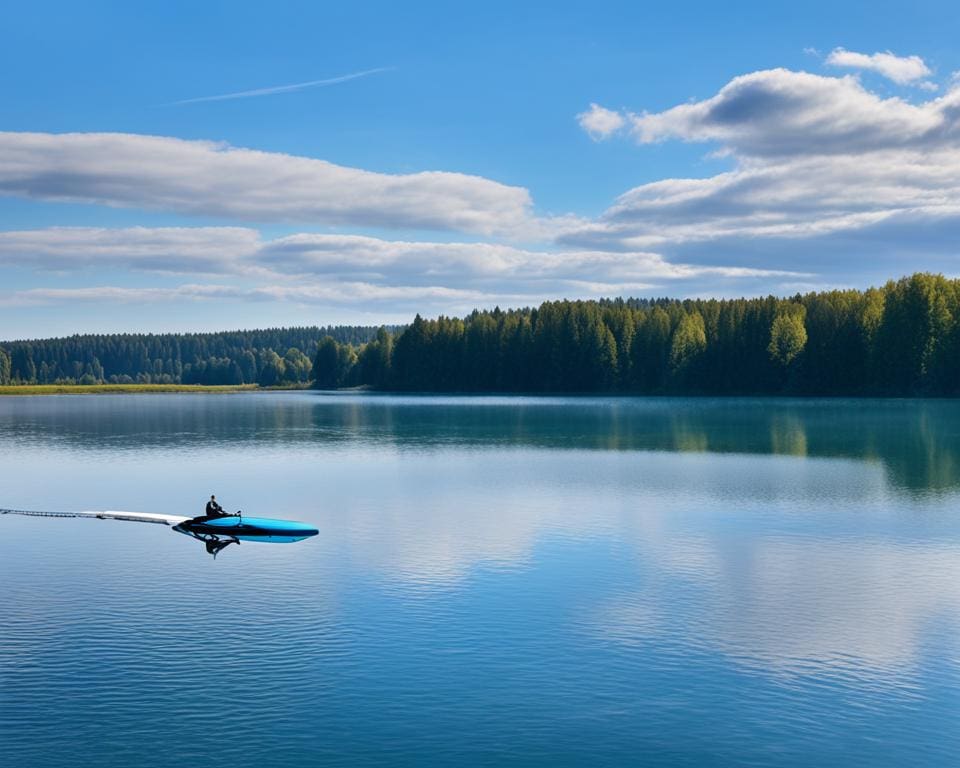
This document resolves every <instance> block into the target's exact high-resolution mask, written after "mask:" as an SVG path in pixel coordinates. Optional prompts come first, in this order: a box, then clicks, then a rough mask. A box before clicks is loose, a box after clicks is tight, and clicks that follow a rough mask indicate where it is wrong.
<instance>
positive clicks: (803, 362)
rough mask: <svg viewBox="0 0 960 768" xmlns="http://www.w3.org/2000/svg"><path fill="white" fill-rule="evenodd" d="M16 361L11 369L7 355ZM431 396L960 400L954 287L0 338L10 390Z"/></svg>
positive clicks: (959, 313)
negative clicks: (376, 324)
mask: <svg viewBox="0 0 960 768" xmlns="http://www.w3.org/2000/svg"><path fill="white" fill-rule="evenodd" d="M7 358H9V372H8V368H7V364H6V362H5V361H6V359H7ZM5 378H6V379H8V380H10V381H12V382H14V383H18V382H20V383H72V382H77V381H108V382H111V383H113V382H115V383H185V384H190V383H195V384H241V383H252V382H257V383H259V384H261V385H265V386H271V385H282V384H297V383H304V382H306V381H308V380H314V381H315V386H318V387H321V388H335V387H344V386H354V385H357V384H365V385H369V386H373V387H377V388H380V389H396V390H405V391H423V392H623V393H637V394H715V395H764V394H766V395H776V394H786V393H790V394H809V395H855V396H856V395H892V396H913V395H934V396H958V395H960V280H948V279H946V278H944V277H942V276H940V275H929V274H916V275H913V276H912V277H905V278H903V279H901V280H899V281H897V282H891V283H888V284H887V285H886V286H884V287H883V288H871V289H869V290H867V291H852V290H850V291H827V292H823V293H810V294H807V295H803V296H801V295H797V296H793V297H791V298H789V299H780V298H775V297H773V296H768V297H765V298H757V299H733V300H723V301H720V300H715V299H711V300H688V301H675V300H670V299H653V300H650V299H626V300H623V299H616V300H601V301H553V302H546V303H544V304H541V305H540V306H539V307H537V308H535V309H529V308H528V309H517V310H501V309H499V308H497V309H494V310H491V311H483V312H480V311H475V312H473V313H472V314H470V315H469V316H467V317H465V318H462V319H460V318H450V317H439V318H437V319H436V320H425V319H424V318H422V317H421V316H420V315H417V317H416V318H415V319H414V321H413V323H411V324H410V325H409V326H408V327H407V328H406V329H405V330H403V331H402V332H401V333H399V334H397V335H394V333H392V332H391V330H390V329H387V328H379V329H375V328H325V329H321V328H293V329H286V330H282V329H277V330H269V331H242V332H240V331H238V332H235V333H222V334H187V335H165V336H135V335H115V336H74V337H71V338H69V339H51V340H46V341H21V342H6V343H4V345H3V348H0V383H3V382H4V380H5Z"/></svg>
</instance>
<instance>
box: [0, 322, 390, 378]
mask: <svg viewBox="0 0 960 768" xmlns="http://www.w3.org/2000/svg"><path fill="white" fill-rule="evenodd" d="M376 330H377V329H376V328H372V327H360V326H357V327H352V326H343V327H330V328H316V327H313V328H274V329H267V330H262V331H229V332H224V333H188V334H159V335H154V334H111V335H90V336H71V337H69V338H63V339H40V340H32V341H11V342H4V343H3V353H2V354H0V384H2V383H4V375H5V371H6V370H7V369H6V368H5V366H4V361H5V360H9V361H10V363H11V366H10V371H9V373H7V374H6V376H7V378H8V379H9V380H10V381H13V382H15V383H23V384H72V383H78V382H80V381H81V380H83V381H85V382H90V381H92V382H94V383H99V382H106V383H116V384H253V383H259V384H263V385H280V384H298V383H306V382H307V381H309V380H310V367H311V360H312V358H313V357H314V355H315V354H316V350H317V344H318V342H319V341H320V339H321V338H323V337H324V336H327V335H329V336H331V337H333V338H334V339H335V340H336V341H337V342H338V343H340V344H346V345H349V346H358V345H361V344H364V343H365V342H367V341H369V340H370V339H372V338H373V337H374V334H375V333H376Z"/></svg>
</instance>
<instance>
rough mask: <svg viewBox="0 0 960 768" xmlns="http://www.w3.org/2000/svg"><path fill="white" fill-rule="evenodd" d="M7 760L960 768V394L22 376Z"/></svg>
mask: <svg viewBox="0 0 960 768" xmlns="http://www.w3.org/2000/svg"><path fill="white" fill-rule="evenodd" d="M0 489H2V493H0V506H9V507H20V508H28V509H48V510H71V509H101V508H106V509H118V508H119V509H134V510H140V511H150V512H166V513H173V514H200V512H201V510H202V506H203V503H204V501H205V498H206V497H207V496H208V495H209V494H210V493H216V494H217V496H218V498H219V499H220V500H221V501H222V502H223V503H224V506H226V507H227V508H228V509H236V508H238V507H242V508H243V510H244V511H245V512H247V513H249V514H257V515H261V516H276V517H287V518H293V519H299V520H303V521H309V522H311V523H313V524H315V525H316V526H317V527H318V528H319V529H320V535H319V536H318V537H316V538H314V539H311V540H308V541H305V542H301V543H299V544H293V545H262V544H253V543H245V544H242V545H241V546H231V547H228V548H227V549H226V550H224V551H223V552H222V553H221V554H220V556H219V557H218V558H217V559H216V560H213V559H212V558H211V557H210V556H209V555H207V554H206V553H205V552H204V550H203V547H202V546H201V545H200V544H199V543H198V542H195V541H192V540H190V539H188V538H187V537H185V536H181V535H178V534H176V533H174V532H172V531H171V530H170V529H167V528H164V527H161V526H150V525H138V524H133V523H123V522H102V521H96V520H75V519H34V518H19V517H10V516H6V517H0V583H2V585H3V601H2V603H0V605H2V607H0V763H2V764H3V765H4V766H11V768H13V767H14V766H16V767H21V766H23V767H30V766H68V765H98V766H131V765H140V766H182V765H197V764H204V765H212V766H220V765H222V766H231V767H244V766H264V765H270V766H288V765H289V766H300V765H304V766H307V765H310V766H313V765H320V764H323V765H391V766H397V765H454V764H459V765H484V764H487V765H537V764H541V765H551V766H562V765H591V766H594V765H630V764H633V765H639V764H643V765H651V766H658V765H665V766H666V765H671V766H672V765H764V766H774V765H775V766H801V765H803V766H806V765H816V766H830V765H843V766H908V765H917V766H937V765H957V761H958V755H960V403H958V402H955V401H942V402H931V401H866V402H863V401H860V402H858V401H837V400H834V401H816V400H659V399H652V400H650V399H648V400H631V399H536V398H425V397H388V396H361V395H323V394H317V393H277V394H246V395H225V396H215V395H208V396H193V395H178V396H169V395H168V396H163V395H160V396H153V395H142V396H100V397H89V396H88V397H83V396H80V397H76V396H75V397H70V396H63V397H41V398H0Z"/></svg>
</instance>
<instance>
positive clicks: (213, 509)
mask: <svg viewBox="0 0 960 768" xmlns="http://www.w3.org/2000/svg"><path fill="white" fill-rule="evenodd" d="M222 514H223V507H221V506H220V505H219V504H217V502H215V501H214V500H213V499H210V501H208V502H207V517H216V516H217V515H222Z"/></svg>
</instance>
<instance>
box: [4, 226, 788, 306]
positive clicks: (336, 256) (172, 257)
mask: <svg viewBox="0 0 960 768" xmlns="http://www.w3.org/2000/svg"><path fill="white" fill-rule="evenodd" d="M0 266H17V267H28V268H34V269H39V270H56V271H59V272H71V271H77V270H81V269H92V268H111V269H117V268H123V269H128V270H146V271H153V272H166V273H205V274H219V275H225V276H227V275H228V276H234V277H237V276H240V277H248V278H251V277H252V278H256V279H258V280H260V281H263V280H273V281H282V282H298V284H299V282H301V281H311V280H312V281H316V280H317V279H318V278H322V279H323V280H324V281H327V282H326V283H325V285H339V286H342V285H348V284H349V285H357V284H360V283H363V284H370V285H375V286H377V287H378V293H377V295H378V296H388V295H389V294H388V293H387V292H386V291H387V290H388V289H392V288H396V287H398V286H413V287H420V288H422V287H424V286H439V287H445V288H448V289H450V290H454V291H468V292H469V291H481V292H482V293H483V295H484V296H488V295H492V293H498V295H501V296H503V297H505V298H506V297H508V296H510V295H518V294H519V295H530V294H532V293H535V292H542V291H544V290H545V289H547V288H551V289H555V290H558V291H566V292H569V291H571V290H573V291H574V292H575V293H577V294H578V295H579V294H584V293H589V294H594V293H598V292H601V291H599V290H594V289H593V288H590V287H589V286H599V285H603V286H604V288H603V291H602V292H606V293H610V294H614V293H621V294H622V293H625V292H628V291H631V290H633V291H638V290H643V289H646V288H650V287H652V286H651V285H650V284H649V282H648V281H677V280H690V279H696V278H702V277H714V278H723V279H755V278H770V277H792V278H797V277H804V276H806V275H805V274H803V273H796V272H788V271H783V270H768V269H751V268H745V267H742V266H726V265H723V266H702V265H694V264H683V263H672V262H670V261H667V260H666V259H664V258H663V257H662V256H661V255H659V254H657V253H653V252H645V251H632V252H626V253H623V252H620V253H618V252H604V251H601V250H593V251H585V250H577V251H572V250H568V251H559V252H553V251H534V250H524V249H521V248H516V247H513V246H509V245H501V244H495V243H449V242H445V243H435V242H415V241H413V242H410V241H397V240H382V239H378V238H374V237H365V236H360V235H327V234H297V235H289V236H286V237H280V238H276V239H273V240H261V238H260V235H259V233H258V232H257V231H256V230H254V229H245V228H240V227H197V228H192V229H191V228H181V227H178V228H154V229H150V228H146V227H134V228H129V229H102V228H80V227H75V228H62V227H55V228H50V229H42V230H27V231H16V232H0ZM54 295H56V294H54ZM147 295H149V294H147ZM158 295H162V296H167V295H168V294H158ZM274 295H275V296H276V297H277V298H278V299H286V298H289V297H290V296H292V295H295V293H290V292H289V291H287V290H286V289H285V291H284V292H275V294H274ZM354 295H357V296H360V295H361V294H359V293H356V292H355V291H354ZM398 295H399V294H398ZM438 295H439V294H438ZM78 296H82V294H78Z"/></svg>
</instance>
